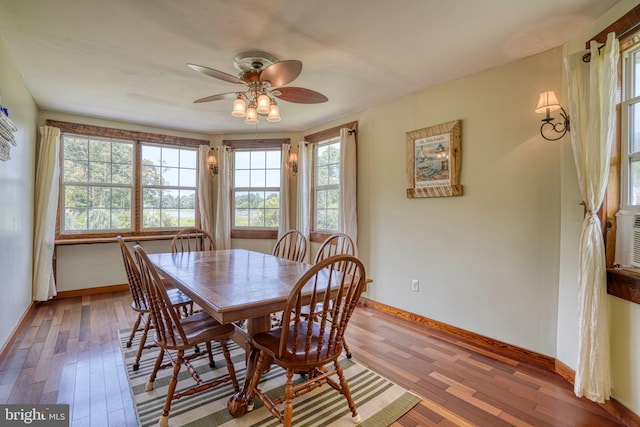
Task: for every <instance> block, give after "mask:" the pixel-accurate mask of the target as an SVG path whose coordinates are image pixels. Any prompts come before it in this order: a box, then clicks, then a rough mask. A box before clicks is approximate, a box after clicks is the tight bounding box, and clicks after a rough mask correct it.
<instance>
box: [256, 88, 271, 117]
mask: <svg viewBox="0 0 640 427" xmlns="http://www.w3.org/2000/svg"><path fill="white" fill-rule="evenodd" d="M270 105H271V99H270V98H269V96H268V95H267V94H266V93H265V92H262V93H261V94H260V96H259V97H258V100H257V107H256V111H258V114H268V113H269V106H270Z"/></svg>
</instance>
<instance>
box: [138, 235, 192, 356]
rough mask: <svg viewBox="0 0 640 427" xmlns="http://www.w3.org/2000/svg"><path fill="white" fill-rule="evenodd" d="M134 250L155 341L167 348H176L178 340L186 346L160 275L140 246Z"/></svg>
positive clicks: (180, 326) (179, 324)
mask: <svg viewBox="0 0 640 427" xmlns="http://www.w3.org/2000/svg"><path fill="white" fill-rule="evenodd" d="M134 250H135V254H136V260H137V261H138V265H139V266H140V277H141V279H142V280H141V282H142V289H143V290H144V292H145V296H146V298H147V302H148V303H149V311H150V313H151V320H152V322H153V326H154V328H155V333H156V340H157V341H158V343H159V344H160V345H161V346H167V347H172V346H176V345H177V344H178V343H179V341H180V340H181V342H182V343H184V344H188V341H187V337H186V335H185V333H184V329H183V328H182V324H181V323H180V316H179V315H178V313H176V310H175V309H174V308H173V305H172V304H171V300H170V299H169V295H167V289H166V288H165V287H164V284H163V283H162V279H160V275H159V274H158V272H157V271H156V269H155V267H154V266H153V264H151V262H150V261H149V258H148V257H147V254H146V252H145V251H144V249H142V247H141V246H140V245H136V246H135V247H134Z"/></svg>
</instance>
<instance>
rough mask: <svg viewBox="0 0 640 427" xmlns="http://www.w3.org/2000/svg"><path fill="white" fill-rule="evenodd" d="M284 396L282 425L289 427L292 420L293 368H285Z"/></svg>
mask: <svg viewBox="0 0 640 427" xmlns="http://www.w3.org/2000/svg"><path fill="white" fill-rule="evenodd" d="M284 398H285V401H284V426H285V427H291V421H292V420H293V369H287V384H286V386H285V388H284Z"/></svg>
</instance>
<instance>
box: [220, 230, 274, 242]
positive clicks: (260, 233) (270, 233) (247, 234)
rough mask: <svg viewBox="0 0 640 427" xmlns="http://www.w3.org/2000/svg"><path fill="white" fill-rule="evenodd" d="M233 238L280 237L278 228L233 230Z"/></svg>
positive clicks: (271, 238)
mask: <svg viewBox="0 0 640 427" xmlns="http://www.w3.org/2000/svg"><path fill="white" fill-rule="evenodd" d="M231 238H232V239H269V240H276V239H277V238H278V230H241V229H237V228H236V229H232V230H231Z"/></svg>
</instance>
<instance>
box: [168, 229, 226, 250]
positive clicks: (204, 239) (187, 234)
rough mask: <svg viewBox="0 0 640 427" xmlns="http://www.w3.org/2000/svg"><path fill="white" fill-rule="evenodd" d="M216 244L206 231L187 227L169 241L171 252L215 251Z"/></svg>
mask: <svg viewBox="0 0 640 427" xmlns="http://www.w3.org/2000/svg"><path fill="white" fill-rule="evenodd" d="M215 250H216V244H215V242H214V240H213V237H211V234H209V233H208V232H207V231H205V230H203V229H201V228H196V227H189V228H185V229H182V230H180V231H178V232H177V233H176V235H175V236H174V237H173V240H172V241H171V252H173V253H177V252H200V251H215Z"/></svg>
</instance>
